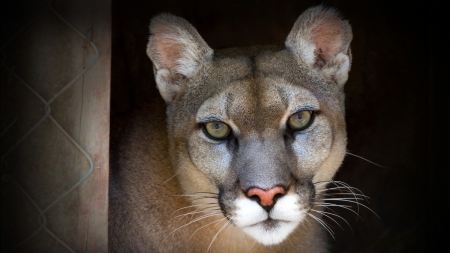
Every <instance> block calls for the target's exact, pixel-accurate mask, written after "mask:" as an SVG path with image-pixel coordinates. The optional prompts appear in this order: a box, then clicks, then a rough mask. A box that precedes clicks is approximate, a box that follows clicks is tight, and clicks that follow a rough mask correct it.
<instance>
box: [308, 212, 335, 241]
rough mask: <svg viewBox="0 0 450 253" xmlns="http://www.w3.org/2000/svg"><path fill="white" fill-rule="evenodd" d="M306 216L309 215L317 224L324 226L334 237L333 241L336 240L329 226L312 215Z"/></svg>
mask: <svg viewBox="0 0 450 253" xmlns="http://www.w3.org/2000/svg"><path fill="white" fill-rule="evenodd" d="M306 214H308V215H309V216H310V217H312V218H313V219H315V220H316V221H317V222H319V224H320V225H322V226H323V227H324V228H325V229H326V230H327V231H328V233H330V235H331V237H333V239H335V238H334V235H333V234H334V232H333V230H331V228H329V227H328V225H326V224H325V222H324V221H322V220H321V219H319V218H317V217H315V216H314V215H312V214H310V213H306Z"/></svg>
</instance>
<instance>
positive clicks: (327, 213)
mask: <svg viewBox="0 0 450 253" xmlns="http://www.w3.org/2000/svg"><path fill="white" fill-rule="evenodd" d="M312 210H313V209H312ZM313 211H316V212H318V213H320V214H322V215H325V216H326V217H328V218H330V219H332V218H331V217H329V216H328V215H333V216H335V217H338V218H340V219H341V220H343V221H344V222H345V223H347V225H348V227H349V228H350V230H351V231H352V233H353V229H352V227H351V226H350V223H348V221H347V220H346V219H344V218H343V217H342V216H340V215H337V214H335V213H330V212H325V211H319V210H313ZM332 220H334V219H332ZM335 222H336V221H335ZM341 228H342V227H341ZM342 229H343V228H342Z"/></svg>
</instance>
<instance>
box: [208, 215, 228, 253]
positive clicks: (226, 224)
mask: <svg viewBox="0 0 450 253" xmlns="http://www.w3.org/2000/svg"><path fill="white" fill-rule="evenodd" d="M229 224H230V221H229V220H228V221H227V222H226V223H225V224H224V225H223V226H222V228H220V229H219V231H218V232H217V233H216V235H215V236H214V237H213V239H212V240H211V243H210V244H209V246H208V249H207V250H206V253H208V252H209V249H210V248H211V245H212V244H213V242H214V241H215V240H216V238H217V236H218V235H219V234H220V232H222V230H223V229H224V228H226V227H227V226H228V225H229Z"/></svg>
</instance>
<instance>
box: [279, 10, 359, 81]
mask: <svg viewBox="0 0 450 253" xmlns="http://www.w3.org/2000/svg"><path fill="white" fill-rule="evenodd" d="M352 37H353V35H352V29H351V27H350V25H349V23H348V21H346V20H343V19H341V17H340V16H339V14H338V13H337V12H336V11H335V10H334V9H328V8H324V7H323V6H317V7H313V8H310V9H308V10H306V11H305V12H304V13H302V14H301V15H300V17H299V18H298V19H297V21H296V22H295V24H294V27H293V28H292V30H291V32H290V33H289V35H288V37H287V39H286V43H285V45H286V47H288V48H289V49H291V50H292V51H293V52H295V53H296V54H297V55H298V56H299V57H300V58H301V59H302V60H303V61H304V62H305V63H306V64H308V65H309V66H310V67H312V68H313V69H316V70H318V71H319V72H321V73H322V74H323V76H324V77H325V78H326V79H327V80H328V81H329V82H334V83H337V84H338V85H339V87H342V86H343V85H344V83H345V82H346V81H347V78H348V71H349V70H350V65H351V52H350V41H351V40H352Z"/></svg>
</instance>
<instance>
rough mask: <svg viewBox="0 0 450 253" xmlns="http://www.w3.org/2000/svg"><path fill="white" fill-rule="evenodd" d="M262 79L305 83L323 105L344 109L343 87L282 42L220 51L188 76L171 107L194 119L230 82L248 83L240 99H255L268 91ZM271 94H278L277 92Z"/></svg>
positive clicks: (299, 84) (243, 84)
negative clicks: (299, 59) (306, 62)
mask: <svg viewBox="0 0 450 253" xmlns="http://www.w3.org/2000/svg"><path fill="white" fill-rule="evenodd" d="M261 80H278V82H281V81H280V80H283V81H282V82H283V83H288V84H290V85H292V87H293V88H295V86H301V87H304V88H306V89H307V90H308V91H310V92H311V93H312V94H313V95H314V96H315V97H316V98H317V99H318V102H319V103H320V104H321V109H325V110H330V111H333V112H334V113H339V114H340V113H342V114H343V113H344V101H343V100H344V95H343V92H342V90H341V89H340V88H339V87H338V86H336V85H334V84H332V83H331V84H330V83H327V82H326V81H325V79H324V78H322V77H321V76H320V75H319V74H317V73H315V71H314V70H312V69H311V67H309V66H307V65H306V64H303V63H302V62H299V61H298V58H296V57H295V56H294V54H293V53H292V52H291V51H290V50H289V49H286V48H284V47H282V46H263V47H256V46H255V47H250V48H244V49H239V48H237V49H226V50H222V51H217V52H216V53H215V57H214V58H213V59H211V60H210V61H208V62H205V63H204V64H203V65H202V67H201V68H200V69H199V71H198V72H197V73H196V75H195V76H193V77H192V78H190V79H189V80H186V82H189V83H188V84H187V85H188V86H189V87H190V88H189V89H188V91H187V92H186V93H185V94H184V96H182V97H180V98H179V99H178V100H177V101H174V103H173V104H172V105H171V106H170V107H171V108H172V109H173V110H175V111H177V112H183V113H184V114H185V115H186V113H188V114H190V115H191V117H193V118H192V119H194V118H195V115H196V113H197V110H198V109H199V107H200V106H201V104H202V103H203V102H204V101H205V100H207V99H209V98H211V97H213V96H215V95H216V94H219V93H221V92H224V91H225V90H226V89H227V88H228V87H229V86H230V85H234V86H236V83H240V85H242V86H248V87H242V89H249V90H248V91H246V94H248V95H249V96H248V97H247V98H246V99H243V101H241V102H243V103H250V102H251V100H252V99H253V98H251V97H250V96H256V95H257V93H260V92H261V91H262V90H264V92H266V93H267V92H268V89H267V87H266V88H263V87H259V86H261V85H262V83H261ZM288 87H289V86H286V87H285V89H288ZM235 89H237V88H235ZM252 94H253V95H252ZM272 94H273V95H274V96H276V93H272ZM171 108H169V110H170V109H171Z"/></svg>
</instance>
